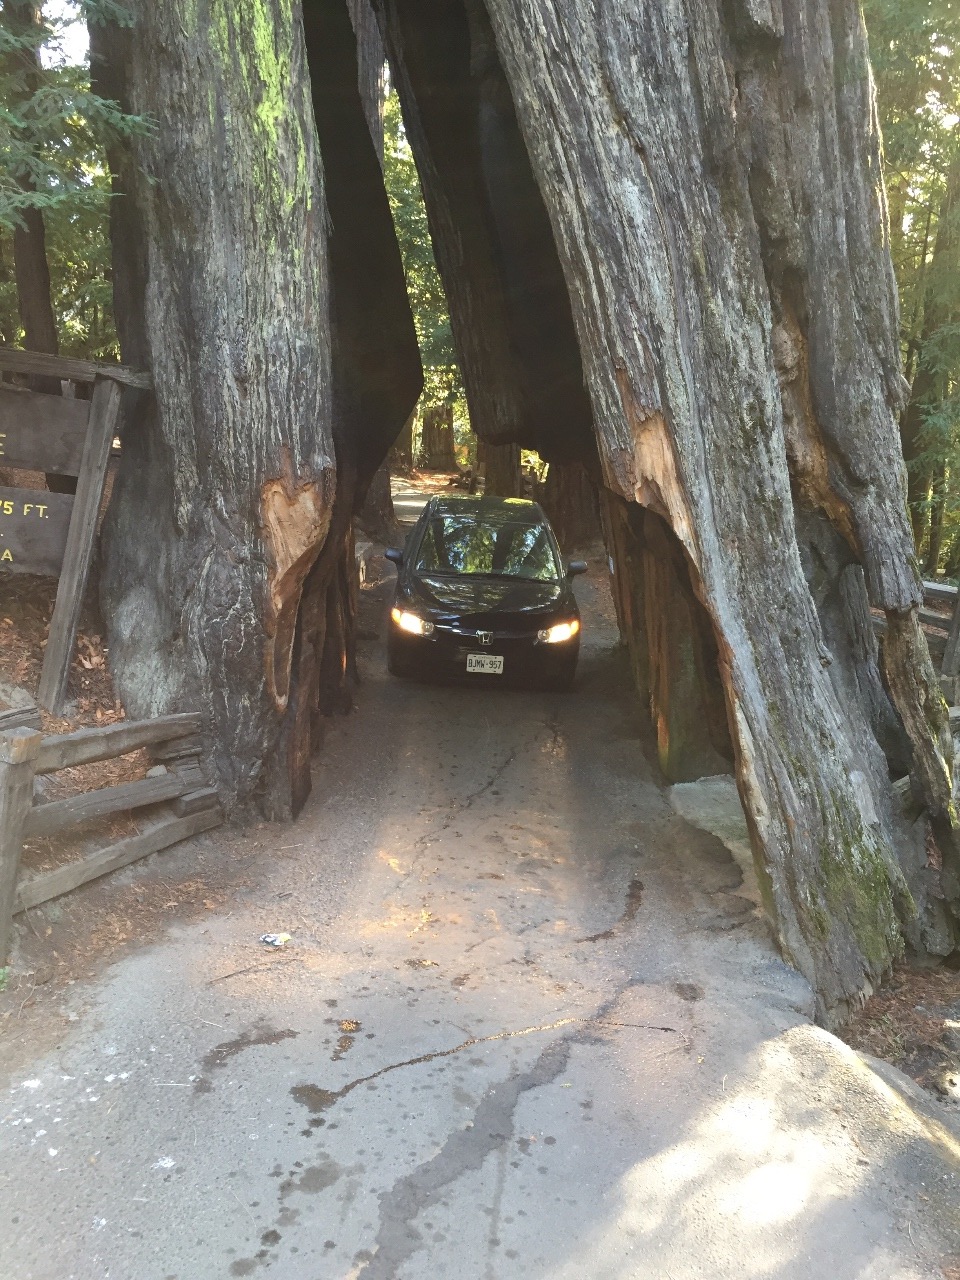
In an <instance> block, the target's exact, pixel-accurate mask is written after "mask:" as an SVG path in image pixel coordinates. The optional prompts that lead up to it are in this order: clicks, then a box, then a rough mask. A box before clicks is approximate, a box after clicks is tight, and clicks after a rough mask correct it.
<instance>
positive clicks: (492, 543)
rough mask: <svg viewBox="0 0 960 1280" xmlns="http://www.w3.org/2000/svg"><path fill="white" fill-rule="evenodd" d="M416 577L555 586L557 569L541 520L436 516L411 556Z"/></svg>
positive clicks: (512, 514) (506, 514)
mask: <svg viewBox="0 0 960 1280" xmlns="http://www.w3.org/2000/svg"><path fill="white" fill-rule="evenodd" d="M416 569H417V571H418V572H422V573H436V574H458V575H459V574H466V575H474V576H478V577H480V576H482V577H495V578H526V579H530V580H532V581H534V582H557V581H558V580H559V578H560V565H559V563H558V561H557V555H556V552H555V550H554V546H553V539H552V538H551V537H550V531H549V529H548V528H547V526H546V524H544V522H543V520H541V519H538V518H536V517H533V518H532V519H524V518H523V516H522V515H521V514H519V513H518V512H517V511H516V510H513V511H511V510H510V509H509V508H507V509H506V510H504V511H502V512H501V511H494V512H484V513H482V514H481V513H479V512H476V511H464V512H459V511H458V512H446V511H445V512H438V513H437V514H436V515H434V516H431V517H430V519H429V521H428V523H427V527H426V529H425V530H424V534H423V537H422V538H421V540H420V547H419V550H418V552H417V561H416Z"/></svg>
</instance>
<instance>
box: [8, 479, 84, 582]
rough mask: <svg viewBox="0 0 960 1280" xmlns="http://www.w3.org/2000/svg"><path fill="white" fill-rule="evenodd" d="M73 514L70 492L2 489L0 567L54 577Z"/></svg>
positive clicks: (60, 563)
mask: <svg viewBox="0 0 960 1280" xmlns="http://www.w3.org/2000/svg"><path fill="white" fill-rule="evenodd" d="M72 514H73V497H72V496H71V495H70V494H69V493H46V492H43V491H42V490H39V489H3V488H0V569H6V570H7V571H8V572H10V573H42V574H46V575H48V576H49V577H51V578H55V577H56V576H57V574H58V573H59V572H60V566H61V565H62V564H63V556H64V552H65V551H66V549H67V534H68V533H69V531H70V517H71V515H72Z"/></svg>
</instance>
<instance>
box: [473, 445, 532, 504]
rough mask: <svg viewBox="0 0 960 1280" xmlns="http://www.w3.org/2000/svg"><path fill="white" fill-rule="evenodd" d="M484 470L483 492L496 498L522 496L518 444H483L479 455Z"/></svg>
mask: <svg viewBox="0 0 960 1280" xmlns="http://www.w3.org/2000/svg"><path fill="white" fill-rule="evenodd" d="M480 461H481V464H482V466H483V471H484V488H483V491H484V493H491V494H496V495H497V497H498V498H519V497H522V496H523V481H522V477H521V475H520V446H519V445H518V444H484V445H483V449H482V451H481V455H480Z"/></svg>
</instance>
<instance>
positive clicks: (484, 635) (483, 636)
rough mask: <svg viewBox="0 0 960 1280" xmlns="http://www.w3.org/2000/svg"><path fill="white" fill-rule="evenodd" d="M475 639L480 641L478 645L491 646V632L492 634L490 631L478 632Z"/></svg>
mask: <svg viewBox="0 0 960 1280" xmlns="http://www.w3.org/2000/svg"><path fill="white" fill-rule="evenodd" d="M477 639H478V640H479V641H480V643H481V644H493V632H492V631H478V632H477Z"/></svg>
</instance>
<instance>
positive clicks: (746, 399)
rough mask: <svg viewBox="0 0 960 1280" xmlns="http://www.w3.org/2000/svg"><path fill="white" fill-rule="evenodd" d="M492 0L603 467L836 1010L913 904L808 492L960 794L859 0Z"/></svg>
mask: <svg viewBox="0 0 960 1280" xmlns="http://www.w3.org/2000/svg"><path fill="white" fill-rule="evenodd" d="M488 7H489V10H490V13H491V17H492V19H493V25H494V29H495V32H496V36H497V43H498V46H499V49H500V53H501V56H502V58H503V63H504V67H505V70H506V73H507V76H508V79H509V81H510V84H511V86H512V89H513V94H514V100H515V102H516V106H517V114H518V117H519V119H520V122H521V126H522V127H523V130H524V133H525V137H526V140H527V145H528V148H529V152H530V156H531V160H532V163H533V168H534V172H535V173H536V175H537V178H538V181H539V184H540V189H541V191H542V192H543V194H544V198H545V201H546V204H547V208H548V210H549V212H550V215H551V219H552V223H553V230H554V235H555V237H556V241H557V245H558V249H559V254H560V260H561V262H562V263H563V265H564V269H565V272H566V276H567V282H568V287H569V293H570V297H571V300H572V301H573V305H574V317H575V320H576V322H577V327H578V333H579V337H580V348H581V352H582V354H583V361H584V368H585V370H586V374H587V382H588V386H589V388H590V392H591V395H592V397H593V406H594V420H595V422H596V424H597V433H598V439H599V444H600V454H601V460H602V465H603V469H604V477H605V481H606V483H607V485H608V486H609V487H610V488H611V489H612V490H613V491H614V492H615V493H618V494H620V495H621V496H622V497H623V498H624V499H625V500H627V501H632V502H639V503H641V504H642V505H646V506H649V507H651V508H652V509H653V510H654V511H656V512H657V513H658V514H659V515H661V516H662V518H663V520H664V521H665V523H666V524H667V525H669V527H670V528H671V529H672V530H673V532H674V534H675V535H676V537H677V538H678V539H679V541H680V543H681V544H682V546H683V548H684V552H685V555H686V558H687V563H688V565H689V571H690V575H691V581H692V583H693V589H694V591H695V593H696V595H697V596H698V597H699V598H700V600H701V601H702V602H703V604H704V606H705V608H706V611H707V614H708V615H709V618H710V620H711V624H712V627H713V629H714V631H715V633H716V638H717V645H718V650H719V654H720V671H721V673H722V676H723V681H724V687H725V692H726V698H727V709H728V714H729V718H730V724H731V728H732V731H733V739H734V744H735V747H736V753H737V774H738V781H739V785H740V790H741V795H742V798H743V800H744V807H745V809H746V812H747V816H748V820H749V822H750V825H751V828H752V835H753V840H754V847H755V851H756V854H757V861H758V867H759V870H760V873H761V876H762V879H763V881H764V883H765V885H766V892H767V898H768V904H769V908H770V911H771V914H772V916H773V920H774V923H775V926H776V928H777V932H778V935H779V937H780V940H781V945H782V946H783V949H784V951H785V953H786V954H787V956H788V957H790V958H791V959H792V960H793V961H794V962H795V963H796V964H797V965H798V967H800V968H801V969H802V970H803V972H805V973H806V974H807V975H808V976H809V977H810V979H811V981H812V982H813V984H814V987H815V988H816V990H817V991H818V993H819V996H820V1001H821V1010H822V1012H823V1013H824V1014H825V1015H826V1014H827V1013H828V1012H829V1011H831V1010H833V1011H834V1012H835V1011H837V1010H840V1009H842V1008H843V1006H844V1005H845V1003H846V1001H848V1000H850V999H852V998H856V996H857V994H858V993H859V992H861V991H862V990H863V989H864V988H869V987H870V986H871V985H872V984H873V983H875V982H876V981H877V980H878V979H879V978H880V977H881V976H882V975H883V974H884V972H886V970H887V969H888V968H889V966H890V964H891V962H892V960H893V958H894V957H895V955H896V954H897V951H898V948H899V947H900V945H901V943H900V931H899V929H898V925H897V917H898V914H899V915H900V916H901V919H902V920H903V921H904V923H905V925H906V927H910V926H911V922H912V912H913V910H914V903H913V902H912V901H911V900H910V897H909V894H908V892H907V890H906V886H905V882H904V876H903V873H902V871H901V869H900V867H899V866H898V862H897V857H896V851H895V841H896V837H897V831H896V827H895V819H894V817H893V815H892V806H891V802H890V796H889V791H888V787H887V783H886V777H887V775H886V769H885V761H884V759H883V756H882V753H881V751H880V748H879V745H878V744H877V742H876V740H875V738H872V737H871V739H870V741H869V742H866V743H865V742H862V741H861V740H860V739H859V738H858V736H857V735H856V734H855V733H853V732H851V724H852V723H854V722H856V721H857V720H858V719H860V716H859V715H858V716H854V715H852V714H851V709H849V708H847V707H845V706H844V697H846V698H850V697H852V696H854V695H853V694H852V693H851V692H850V691H849V689H847V688H846V687H845V686H844V685H843V684H842V682H841V681H840V679H839V676H838V675H833V673H832V671H831V668H836V669H837V672H838V673H839V672H840V671H842V670H844V669H845V668H846V664H847V659H848V654H847V653H844V652H841V653H839V654H836V653H832V652H831V651H830V650H829V649H828V647H827V645H826V644H825V642H824V627H823V623H822V621H821V618H820V616H818V612H817V608H816V602H815V598H814V594H813V591H812V585H813V583H812V580H808V575H807V574H806V573H805V572H804V561H805V558H806V557H807V555H808V552H807V551H805V549H804V534H803V530H802V527H801V523H802V522H801V521H800V517H801V515H802V514H803V512H804V511H806V510H808V509H809V510H810V511H811V512H817V513H819V516H818V519H822V520H826V521H828V522H829V524H830V525H831V526H832V527H833V528H834V529H835V530H836V531H837V533H836V536H837V537H838V538H840V539H841V541H842V542H843V543H844V545H845V546H846V547H847V548H848V554H849V556H850V557H853V558H855V559H856V560H857V561H859V563H860V564H862V566H863V570H864V577H865V584H866V589H867V590H868V591H869V593H870V596H871V599H872V602H873V603H874V604H876V605H878V606H880V607H881V608H882V609H884V610H885V611H886V613H887V615H888V623H889V626H890V628H891V630H893V631H894V633H895V634H894V635H893V637H892V639H891V640H890V641H888V644H887V649H886V654H885V661H886V668H887V676H888V683H889V686H890V688H891V690H892V691H893V694H894V697H895V699H896V701H897V706H898V710H899V712H900V714H901V716H902V717H903V719H904V722H905V724H906V727H907V731H908V733H909V734H910V736H911V739H912V745H913V749H914V753H915V771H916V774H917V777H918V780H921V779H922V785H923V786H924V794H925V799H926V800H927V803H928V804H929V805H930V806H931V809H932V811H933V813H934V814H935V815H936V817H937V818H938V819H939V820H940V822H941V832H942V833H943V834H944V838H945V839H946V838H947V837H948V836H949V833H950V828H949V825H948V815H949V812H950V794H951V787H950V783H951V779H950V769H949V761H948V756H947V753H948V752H949V737H948V734H947V733H946V731H945V722H944V715H943V710H942V702H941V700H940V698H939V697H938V694H937V690H936V684H935V678H934V674H933V670H932V668H931V665H930V662H929V657H928V656H927V654H926V649H925V645H924V643H923V640H922V637H921V633H920V630H919V624H918V621H917V616H916V609H917V606H918V604H919V602H920V592H919V586H918V583H917V580H916V573H915V568H914V560H913V547H912V539H911V537H910V528H909V524H908V522H907V518H906V511H905V508H904V503H903V498H902V484H903V465H902V461H901V458H900V453H899V447H898V440H897V435H896V430H895V423H894V417H893V411H894V410H895V409H896V408H897V407H898V406H899V404H900V399H901V389H900V361H899V352H898V349H897V311H896V295H895V290H894V282H893V277H892V271H891V267H890V262H889V257H888V254H887V253H886V251H885V250H881V248H880V246H882V245H883V244H884V243H885V238H886V237H885V211H884V208H883V205H882V203H881V202H880V201H879V200H878V198H877V186H876V178H875V175H876V173H877V172H878V171H879V140H878V137H877V134H876V123H875V120H874V118H873V115H872V99H871V85H870V75H869V67H868V63H867V53H866V44H865V35H864V31H863V27H862V22H861V18H860V13H859V8H858V6H857V5H856V4H855V3H854V2H853V0H810V2H808V3H806V4H802V5H801V4H800V3H798V2H797V0H792V2H789V3H785V4H784V5H783V6H782V17H781V14H780V8H781V7H780V6H779V5H778V6H776V7H774V6H770V5H762V4H759V3H753V0H743V2H741V3H737V4H734V5H726V6H722V5H721V4H720V3H719V2H715V0H707V3H705V4H704V5H702V6H700V8H699V9H698V14H697V21H696V23H690V24H689V25H687V24H685V23H681V22H680V21H679V20H678V19H676V20H675V18H674V16H673V13H672V11H668V10H666V9H655V8H650V7H643V6H639V5H636V4H627V5H621V6H618V7H617V8H616V9H615V10H614V9H611V10H609V11H608V12H607V13H606V14H599V13H598V11H597V10H596V9H595V8H594V7H593V6H591V5H589V4H588V3H586V0H565V2H564V3H562V4H561V3H559V0H488ZM638 69H639V71H640V73H639V74H638ZM565 174H571V175H573V177H572V179H570V180H566V179H565V178H563V177H562V176H560V175H565ZM795 208H803V209H805V210H806V211H807V214H806V216H805V218H804V221H803V222H802V223H801V222H797V221H795V220H794V218H793V215H792V210H793V209H795ZM815 568H816V566H813V569H812V570H811V572H812V571H813V570H815ZM824 598H825V599H826V595H825V597H824ZM831 598H832V597H831ZM838 639H839V636H838ZM891 676H892V677H893V678H891ZM954 856H955V855H954V849H953V846H952V845H948V848H947V857H948V858H952V857H954Z"/></svg>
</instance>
